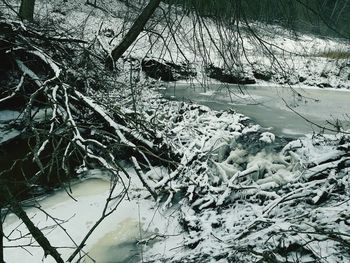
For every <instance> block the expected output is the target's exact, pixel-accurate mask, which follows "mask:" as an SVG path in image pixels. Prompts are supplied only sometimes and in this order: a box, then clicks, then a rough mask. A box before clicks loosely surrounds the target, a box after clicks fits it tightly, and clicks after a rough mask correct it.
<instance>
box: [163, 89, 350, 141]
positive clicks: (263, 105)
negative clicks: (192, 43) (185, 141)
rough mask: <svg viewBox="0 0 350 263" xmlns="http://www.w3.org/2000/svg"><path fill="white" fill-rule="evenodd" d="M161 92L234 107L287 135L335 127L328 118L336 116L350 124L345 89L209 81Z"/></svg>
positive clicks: (349, 95)
mask: <svg viewBox="0 0 350 263" xmlns="http://www.w3.org/2000/svg"><path fill="white" fill-rule="evenodd" d="M163 94H164V96H165V97H167V98H173V99H177V100H185V101H193V102H196V103H199V104H203V105H206V106H209V107H210V108H212V109H215V110H223V109H229V108H231V109H234V110H236V111H237V112H240V113H242V114H244V115H247V116H248V117H250V118H251V119H252V120H253V121H255V122H257V123H258V124H260V125H261V126H263V127H266V128H268V127H271V128H272V131H273V132H274V133H276V134H278V135H285V136H288V137H291V136H300V135H303V134H306V133H313V132H320V131H322V129H321V128H320V127H318V126H317V125H320V126H325V127H327V128H330V129H336V128H335V127H334V126H332V125H330V124H329V122H331V123H336V122H337V121H338V120H340V121H341V123H342V125H343V127H344V128H345V129H349V127H350V124H349V121H350V116H349V114H350V92H348V91H340V90H325V89H316V88H312V89H301V88H297V89H293V90H292V89H291V88H289V87H268V86H254V85H251V86H245V87H243V86H240V87H239V86H238V85H227V84H211V85H209V86H207V87H205V88H204V87H203V86H200V85H197V86H189V85H173V84H171V85H168V87H167V88H166V89H165V90H164V91H163ZM293 111H294V112H293ZM306 119H307V120H306ZM315 124H317V125H315ZM325 132H326V133H331V131H328V130H326V131H325Z"/></svg>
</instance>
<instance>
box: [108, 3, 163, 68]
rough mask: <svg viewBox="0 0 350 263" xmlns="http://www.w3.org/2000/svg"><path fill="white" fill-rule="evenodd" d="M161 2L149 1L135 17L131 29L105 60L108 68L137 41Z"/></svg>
mask: <svg viewBox="0 0 350 263" xmlns="http://www.w3.org/2000/svg"><path fill="white" fill-rule="evenodd" d="M160 2H161V0H150V1H149V3H148V5H147V6H146V7H145V8H144V9H143V10H142V12H141V14H140V15H139V16H138V17H137V19H136V20H135V22H134V23H133V25H132V27H131V28H130V29H129V31H128V32H127V33H126V35H125V36H124V38H123V40H122V41H121V42H120V44H119V45H118V46H117V47H115V48H114V49H113V51H112V53H111V56H110V57H108V59H107V64H108V66H109V67H111V66H113V62H114V61H117V60H118V59H119V58H120V57H121V56H122V55H123V54H124V52H125V51H126V50H127V49H128V48H129V47H130V46H131V44H132V43H133V42H134V41H135V40H136V39H137V37H138V35H139V34H140V33H141V32H142V30H143V29H144V27H145V25H146V23H147V21H148V20H149V19H150V18H151V16H152V15H153V13H154V11H155V10H156V8H157V7H158V6H159V4H160Z"/></svg>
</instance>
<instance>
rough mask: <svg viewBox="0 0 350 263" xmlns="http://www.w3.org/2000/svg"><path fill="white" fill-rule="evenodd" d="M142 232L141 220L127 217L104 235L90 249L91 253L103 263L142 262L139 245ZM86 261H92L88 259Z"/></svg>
mask: <svg viewBox="0 0 350 263" xmlns="http://www.w3.org/2000/svg"><path fill="white" fill-rule="evenodd" d="M140 232H141V230H140V224H139V222H138V221H136V220H135V219H133V218H127V219H125V220H123V221H122V222H120V223H119V224H118V226H117V227H116V228H115V229H114V230H113V231H111V232H109V233H107V234H106V235H105V236H103V237H102V238H101V239H100V240H99V241H98V242H97V243H96V245H95V246H94V247H93V248H92V249H91V250H90V252H89V255H90V256H91V257H92V258H95V259H98V262H103V263H133V262H135V263H136V262H140V259H141V256H140V255H141V254H142V251H141V247H140V246H138V245H137V239H138V238H140ZM85 262H90V261H89V259H86V260H85Z"/></svg>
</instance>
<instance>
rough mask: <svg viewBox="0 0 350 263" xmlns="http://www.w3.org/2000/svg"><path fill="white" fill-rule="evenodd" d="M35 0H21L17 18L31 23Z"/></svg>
mask: <svg viewBox="0 0 350 263" xmlns="http://www.w3.org/2000/svg"><path fill="white" fill-rule="evenodd" d="M34 5H35V0H22V1H21V6H20V8H19V13H18V15H19V17H20V18H21V19H23V20H28V21H33V16H34Z"/></svg>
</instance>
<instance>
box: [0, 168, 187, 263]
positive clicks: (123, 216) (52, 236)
mask: <svg viewBox="0 0 350 263" xmlns="http://www.w3.org/2000/svg"><path fill="white" fill-rule="evenodd" d="M90 173H92V178H91V179H87V180H84V181H82V182H81V181H80V182H79V181H78V182H76V183H74V184H73V185H72V186H71V196H72V197H70V196H68V194H67V193H66V192H65V191H64V190H59V191H57V192H55V193H53V194H52V195H48V196H46V197H44V198H43V199H41V200H38V202H34V203H33V202H29V203H28V204H29V206H30V208H27V209H26V212H27V214H28V216H29V217H30V218H31V219H32V221H33V222H34V224H35V225H36V226H37V227H39V228H41V229H42V230H43V232H44V234H45V236H46V237H47V238H48V239H49V241H50V242H51V244H52V245H53V246H55V247H58V251H59V253H61V255H62V257H63V259H67V258H68V257H69V255H71V253H72V252H73V250H74V248H75V247H76V245H75V244H74V243H73V242H72V240H71V238H72V239H73V240H74V241H75V242H77V243H79V242H80V241H81V240H82V238H83V237H84V236H85V235H86V233H87V232H88V231H89V230H90V229H91V227H92V226H93V224H94V223H95V222H96V221H97V220H98V219H99V217H100V215H101V213H102V210H103V208H104V205H105V200H106V198H107V196H108V194H109V191H110V183H109V182H108V180H106V179H107V178H106V179H104V180H103V179H101V177H104V178H105V176H104V175H103V173H101V172H100V171H99V170H96V171H91V172H90ZM130 175H131V176H132V178H136V175H135V174H134V173H133V171H130ZM141 189H142V188H141V187H140V182H137V180H133V181H132V182H131V185H130V188H129V198H125V199H124V200H123V201H122V202H121V203H120V204H119V206H118V208H117V209H116V211H115V212H114V213H113V214H112V215H111V216H109V217H107V218H106V219H105V220H104V221H103V222H102V224H101V225H100V226H99V227H98V228H97V229H96V230H95V231H94V233H93V235H92V236H91V237H90V238H89V239H88V241H87V242H86V246H85V247H84V252H85V253H88V256H86V255H85V256H84V254H82V255H81V256H83V260H82V261H79V262H84V263H90V262H91V263H93V262H98V263H138V262H141V261H142V258H143V253H144V252H146V251H147V248H148V247H149V246H154V245H155V246H160V249H163V250H164V248H163V247H162V243H156V244H154V241H159V239H157V238H150V237H152V236H157V235H159V236H163V235H174V236H176V237H177V238H179V240H181V237H180V235H178V233H179V231H180V228H179V226H178V225H177V221H176V220H175V218H172V217H171V216H170V215H169V214H168V213H166V212H164V211H163V210H162V209H160V208H158V207H157V204H155V203H154V201H153V200H152V199H148V198H146V199H145V196H147V195H148V193H147V192H146V191H144V190H141ZM121 190H122V188H121V186H119V187H117V189H116V192H119V191H121ZM33 205H36V206H38V207H39V206H40V208H41V209H44V210H45V211H46V212H47V213H48V214H50V215H51V216H52V217H54V218H56V220H57V221H58V222H60V223H61V226H62V227H63V228H64V229H65V230H66V231H67V233H69V235H70V237H69V236H67V234H66V233H65V231H64V230H63V228H60V227H57V226H56V223H55V222H54V221H53V220H52V219H50V218H49V217H47V216H46V214H44V213H43V212H42V211H41V210H40V209H38V208H35V207H33ZM4 233H5V235H8V236H9V238H10V239H12V240H13V241H12V242H9V241H8V240H5V244H4V245H5V250H4V255H5V261H6V262H7V263H18V262H25V263H37V262H45V263H51V262H55V260H53V258H51V257H47V258H45V257H44V252H43V250H42V249H41V248H40V247H38V246H37V245H36V243H35V242H33V240H32V238H31V236H30V235H28V234H27V233H28V230H27V229H26V227H25V226H24V225H23V224H21V222H20V220H19V219H18V218H17V217H16V216H15V215H13V214H9V215H8V216H7V217H6V220H5V222H4ZM148 238H150V239H151V241H150V242H148V243H142V242H141V244H139V243H138V242H139V241H140V240H147V239H148ZM168 246H169V249H171V248H172V246H170V245H169V244H168ZM21 247H22V248H21ZM78 258H79V257H77V258H76V259H78ZM73 262H76V261H73Z"/></svg>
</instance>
